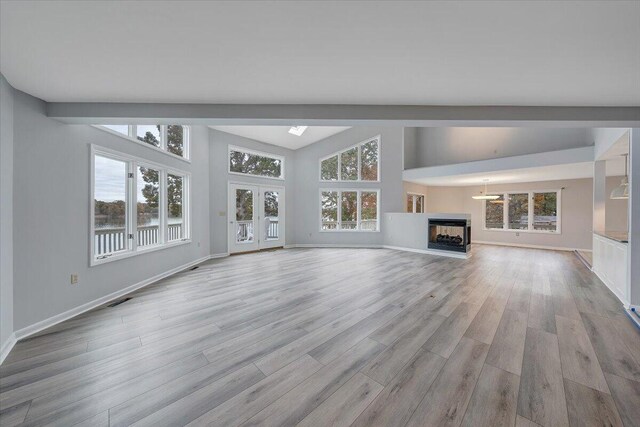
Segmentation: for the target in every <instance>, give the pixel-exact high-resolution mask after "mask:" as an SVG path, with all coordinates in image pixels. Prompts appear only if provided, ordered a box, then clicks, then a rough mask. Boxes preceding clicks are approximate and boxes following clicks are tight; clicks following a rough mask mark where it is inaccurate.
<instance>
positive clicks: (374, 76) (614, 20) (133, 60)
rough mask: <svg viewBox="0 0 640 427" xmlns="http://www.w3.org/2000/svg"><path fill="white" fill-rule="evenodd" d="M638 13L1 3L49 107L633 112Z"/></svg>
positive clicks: (549, 5)
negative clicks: (110, 104) (628, 109)
mask: <svg viewBox="0 0 640 427" xmlns="http://www.w3.org/2000/svg"><path fill="white" fill-rule="evenodd" d="M638 22H640V2H638V1H611V2H609V1H584V2H580V1H578V2H576V1H573V2H539V1H517V2H502V1H492V2H480V1H477V2H454V1H451V2H444V1H442V2H399V1H389V2H341V1H326V2H325V1H323V2H311V1H309V2H306V1H305V2H303V1H301V2H268V1H263V2H250V3H247V2H206V1H154V2H151V1H137V2H136V1H131V2H112V1H84V2H83V1H42V2H34V1H2V2H1V3H0V71H2V73H3V74H4V75H5V77H6V78H7V80H8V81H9V82H10V83H11V84H12V85H14V86H15V87H16V88H18V89H21V90H24V91H26V92H28V93H31V94H33V95H35V96H37V97H40V98H42V99H45V100H47V101H110V102H188V103H216V104H220V103H275V104H280V103H282V104H285V103H286V104H407V105H408V104H412V105H425V104H426V105H545V106H612V105H616V106H637V105H640V78H638V72H639V71H638V70H640V25H639V24H638Z"/></svg>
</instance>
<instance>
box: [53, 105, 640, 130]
mask: <svg viewBox="0 0 640 427" xmlns="http://www.w3.org/2000/svg"><path fill="white" fill-rule="evenodd" d="M47 115H48V116H49V117H51V118H54V119H58V120H60V121H62V122H65V123H71V124H114V123H122V124H127V123H130V124H134V123H137V124H170V123H175V122H176V121H178V122H180V123H181V124H198V125H211V126H220V125H280V126H288V125H291V124H296V125H300V124H304V125H308V126H371V125H376V126H379V125H393V126H415V127H444V126H446V127H449V126H478V127H484V126H491V127H500V126H508V127H519V126H521V127H538V126H539V127H612V128H613V127H627V128H628V127H640V107H508V106H486V107H461V106H413V105H279V104H270V105H266V104H262V105H252V104H250V105H240V104H226V105H225V104H136V103H82V102H78V103H76V102H70V103H69V102H52V103H47Z"/></svg>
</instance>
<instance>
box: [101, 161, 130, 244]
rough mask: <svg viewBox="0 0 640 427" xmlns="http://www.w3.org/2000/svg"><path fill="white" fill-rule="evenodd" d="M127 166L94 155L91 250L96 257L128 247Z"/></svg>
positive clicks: (123, 162)
mask: <svg viewBox="0 0 640 427" xmlns="http://www.w3.org/2000/svg"><path fill="white" fill-rule="evenodd" d="M128 166H129V165H128V164H127V162H125V161H123V160H121V159H118V158H113V157H106V156H102V155H96V156H95V159H94V188H93V224H94V230H95V238H94V250H95V252H96V253H97V254H99V255H102V254H106V253H110V254H111V253H117V252H120V251H124V250H126V249H127V248H128V247H129V239H128V235H129V224H128V223H127V218H128V216H129V215H128V210H129V203H128V201H129V197H128V175H127V174H128Z"/></svg>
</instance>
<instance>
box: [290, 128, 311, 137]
mask: <svg viewBox="0 0 640 427" xmlns="http://www.w3.org/2000/svg"><path fill="white" fill-rule="evenodd" d="M307 127H308V126H291V128H290V129H289V133H290V134H292V135H295V136H302V134H303V133H304V131H305V130H307Z"/></svg>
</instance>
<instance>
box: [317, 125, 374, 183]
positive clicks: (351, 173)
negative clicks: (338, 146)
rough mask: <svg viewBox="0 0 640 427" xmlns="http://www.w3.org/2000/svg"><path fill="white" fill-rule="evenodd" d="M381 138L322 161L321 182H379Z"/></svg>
mask: <svg viewBox="0 0 640 427" xmlns="http://www.w3.org/2000/svg"><path fill="white" fill-rule="evenodd" d="M379 165H380V137H379V136H376V137H375V138H371V139H368V140H366V141H364V142H361V143H359V144H357V145H354V146H353V147H349V148H347V149H345V150H342V151H340V152H339V153H334V154H331V155H330V156H327V157H323V158H322V159H320V180H321V181H379V180H380V168H379Z"/></svg>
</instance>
